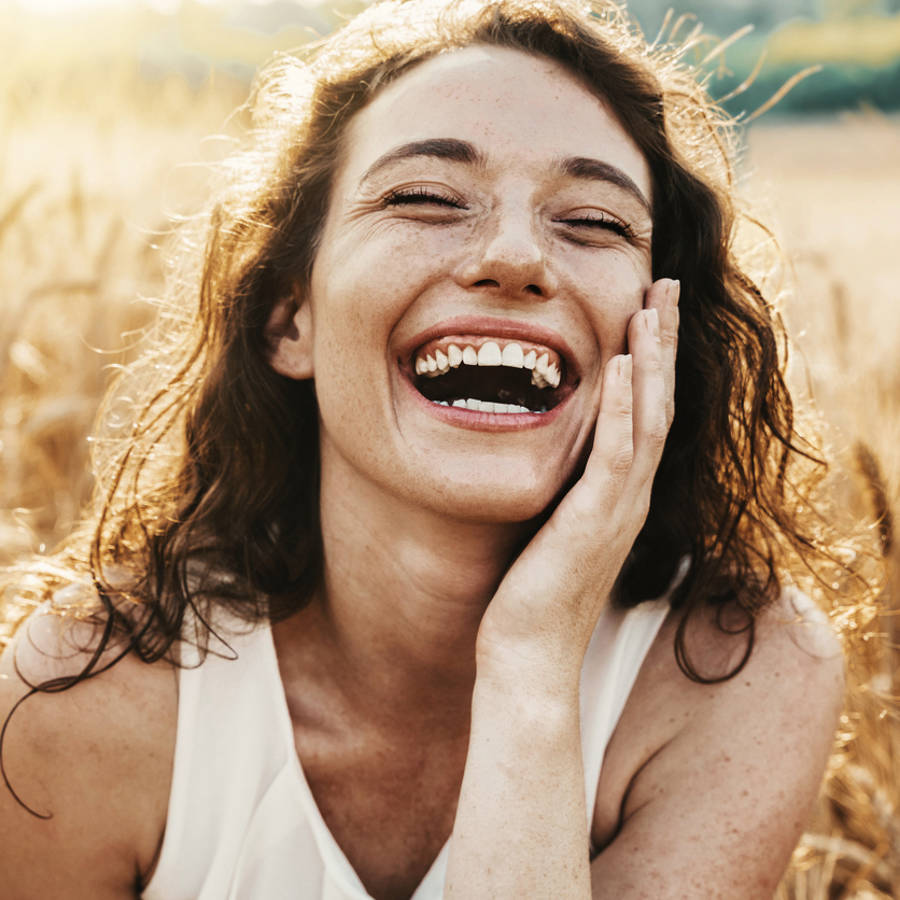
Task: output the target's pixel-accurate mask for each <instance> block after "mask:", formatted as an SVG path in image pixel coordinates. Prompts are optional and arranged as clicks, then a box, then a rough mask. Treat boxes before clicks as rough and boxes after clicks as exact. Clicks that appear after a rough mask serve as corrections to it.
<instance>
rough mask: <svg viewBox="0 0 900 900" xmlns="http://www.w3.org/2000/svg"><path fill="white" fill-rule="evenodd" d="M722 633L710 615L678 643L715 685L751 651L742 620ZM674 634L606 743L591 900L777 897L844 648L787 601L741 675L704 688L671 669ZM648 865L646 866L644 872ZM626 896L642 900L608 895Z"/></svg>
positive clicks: (837, 700)
mask: <svg viewBox="0 0 900 900" xmlns="http://www.w3.org/2000/svg"><path fill="white" fill-rule="evenodd" d="M722 624H724V625H725V626H726V628H729V629H733V630H734V631H735V632H736V633H734V634H731V635H729V634H727V633H725V632H723V630H722V628H720V627H719V624H718V623H717V621H716V616H715V614H714V613H712V612H710V613H709V614H705V615H703V616H699V617H697V619H696V621H694V622H693V624H692V625H691V626H689V628H688V631H687V632H686V649H687V651H688V654H689V657H690V660H691V662H692V664H693V665H694V667H695V669H696V671H697V672H698V673H700V674H701V675H704V676H706V677H709V678H715V677H719V676H723V675H726V674H727V673H728V672H730V671H732V670H733V669H734V667H735V665H736V664H737V663H739V662H740V660H741V659H742V657H743V655H744V653H745V650H746V648H747V639H748V634H749V632H747V631H743V632H739V631H738V628H739V626H740V624H741V623H740V620H739V618H736V619H735V620H733V621H731V622H729V621H727V620H726V621H725V622H723V623H722ZM677 625H678V617H677V614H673V615H672V616H670V618H669V620H668V621H667V622H666V624H665V625H664V626H663V629H662V630H661V632H660V635H659V637H658V638H657V640H656V642H655V644H654V647H653V648H652V650H651V652H650V654H649V655H648V658H647V660H646V663H645V665H644V667H643V668H642V671H641V674H640V676H639V678H638V681H637V683H636V684H635V687H634V690H633V692H632V695H631V696H630V698H629V700H628V703H627V704H626V708H625V711H624V713H623V716H622V719H621V720H620V723H619V726H618V728H617V729H616V733H615V735H614V736H613V739H612V741H611V742H610V747H609V752H608V757H607V761H608V767H607V764H604V773H603V775H602V776H601V786H600V790H599V792H598V799H599V798H601V797H603V796H604V793H603V792H604V789H605V790H607V791H609V792H611V793H613V794H615V793H618V796H619V798H620V803H619V806H618V807H617V808H616V810H615V811H614V812H613V810H612V809H611V808H610V807H609V806H606V807H605V818H604V817H603V816H604V813H603V812H602V811H603V810H604V801H603V800H601V801H600V802H598V813H599V814H600V819H599V821H598V820H597V819H595V823H594V825H595V832H599V833H595V839H596V837H600V838H602V843H603V844H604V845H605V846H606V849H605V850H604V852H603V853H602V854H601V855H600V858H599V859H598V861H597V863H596V864H595V865H596V872H595V875H596V876H598V877H601V878H602V880H604V882H605V883H607V888H605V889H603V890H599V889H598V891H597V892H596V896H607V893H605V891H606V890H608V891H609V893H608V895H609V896H635V897H640V896H648V897H649V896H653V897H658V898H664V897H669V896H672V897H676V896H701V895H702V896H709V897H719V896H721V897H742V898H751V897H771V896H772V893H773V892H774V890H775V887H776V885H777V883H778V880H779V878H780V875H781V872H782V871H783V869H784V867H785V866H786V865H787V862H788V859H789V857H790V854H791V851H792V850H793V847H794V846H795V844H796V842H797V840H798V839H799V837H800V834H801V833H802V830H803V828H804V825H805V824H806V822H807V820H808V818H809V816H810V814H811V811H812V808H813V806H814V803H815V799H816V796H817V793H818V789H819V785H820V781H821V777H822V774H823V771H824V768H825V765H826V762H827V759H828V755H829V753H830V751H831V749H832V746H833V739H834V731H835V727H836V725H837V721H838V717H839V714H840V709H841V703H842V698H843V673H844V662H843V654H842V650H841V645H840V643H839V641H838V640H837V638H836V637H835V635H834V633H833V631H832V629H831V626H830V624H829V622H828V619H827V617H826V616H825V615H824V614H822V613H821V612H820V611H819V610H818V609H817V608H816V607H815V605H814V604H813V603H812V602H811V601H810V600H808V599H807V598H806V597H804V596H803V595H802V594H800V593H798V592H796V591H792V590H785V591H784V592H783V594H782V596H781V598H780V599H779V601H778V602H777V603H775V604H774V605H772V606H771V607H769V608H768V609H766V610H765V611H764V612H763V613H762V614H761V615H760V616H759V617H758V619H757V621H756V623H755V627H754V629H753V633H754V640H753V646H752V652H751V653H750V656H749V658H748V659H747V661H746V664H745V665H744V666H743V668H741V669H740V671H739V672H738V673H737V674H735V675H734V676H733V677H731V678H727V679H725V680H723V681H720V682H717V683H708V684H704V683H699V682H697V681H694V680H691V679H689V678H687V677H686V676H685V675H684V674H683V672H682V671H681V669H680V668H679V666H678V663H677V660H676V658H675V654H674V651H673V646H674V640H675V632H676V629H677ZM613 817H614V818H615V821H613ZM598 826H599V828H598ZM673 835H676V836H677V837H675V838H674V839H673ZM648 856H650V857H652V858H653V859H654V865H653V866H650V867H646V866H644V869H643V870H642V871H640V872H638V871H637V870H636V869H635V865H636V863H639V862H642V863H646V861H647V858H648ZM654 873H655V874H654ZM663 873H664V874H663ZM623 879H624V880H623ZM628 884H634V885H639V889H636V890H635V891H633V892H628V891H625V892H624V893H621V892H620V893H618V894H617V893H616V892H615V889H619V890H620V891H623V890H624V885H628ZM616 886H617V887H616Z"/></svg>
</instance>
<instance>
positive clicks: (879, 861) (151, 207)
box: [0, 71, 900, 900]
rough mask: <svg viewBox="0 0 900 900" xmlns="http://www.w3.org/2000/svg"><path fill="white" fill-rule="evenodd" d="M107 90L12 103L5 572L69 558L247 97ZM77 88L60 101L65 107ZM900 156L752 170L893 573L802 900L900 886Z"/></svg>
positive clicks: (851, 136) (5, 169) (801, 340)
mask: <svg viewBox="0 0 900 900" xmlns="http://www.w3.org/2000/svg"><path fill="white" fill-rule="evenodd" d="M95 87H96V91H95V93H94V94H93V95H92V103H91V112H90V114H88V115H81V116H79V117H77V118H76V117H73V116H71V115H67V114H65V113H59V112H57V113H53V114H51V113H49V112H47V111H46V108H44V109H43V110H39V109H35V108H34V107H32V106H30V105H28V104H27V103H24V102H23V101H22V99H21V97H17V96H16V95H14V93H13V94H11V95H10V96H9V97H7V98H6V99H5V100H0V103H5V106H0V122H4V123H6V125H7V127H6V128H4V129H2V130H0V134H2V135H3V137H2V138H0V283H2V286H3V292H2V300H0V564H3V563H5V562H10V561H12V560H14V559H16V558H17V557H19V556H20V555H21V554H23V553H26V552H29V551H32V550H39V549H42V548H47V549H50V548H52V547H53V546H55V545H56V544H57V542H58V541H60V540H61V539H62V538H63V537H64V536H65V535H66V534H67V533H68V532H69V531H70V529H71V527H72V525H73V523H74V522H75V521H76V518H77V515H78V510H79V507H80V505H81V504H82V503H83V501H84V500H85V498H86V496H87V494H88V491H89V489H90V477H89V475H88V474H87V472H88V450H89V445H88V442H87V435H88V433H89V431H90V428H91V424H92V419H93V416H94V413H95V409H96V405H97V402H98V399H99V397H100V394H101V393H102V391H103V388H104V385H105V384H106V383H107V382H108V379H109V377H110V374H111V368H112V367H113V366H114V365H115V364H116V363H118V362H121V361H122V360H124V359H126V358H127V357H128V356H129V354H130V352H131V350H130V349H129V348H130V345H131V344H133V343H134V341H135V338H136V335H137V333H138V332H139V330H140V329H141V328H142V327H143V326H144V325H145V324H146V323H147V322H148V321H149V320H150V316H151V314H152V309H151V305H150V304H148V303H147V302H145V301H142V300H141V299H140V298H152V297H153V296H156V295H158V294H159V292H160V291H161V290H162V281H163V276H164V271H163V260H162V258H161V255H160V253H159V251H158V250H157V249H156V244H157V243H159V240H160V235H161V234H162V233H163V232H164V231H165V230H166V228H167V224H166V216H165V214H166V213H169V212H172V211H175V212H184V211H186V210H188V209H190V206H191V204H192V203H193V202H195V201H196V199H197V198H198V197H199V196H201V195H202V193H203V188H204V177H203V173H202V169H199V170H198V169H192V168H189V169H181V168H177V167H176V163H178V162H181V161H184V160H197V159H204V158H205V159H209V158H210V157H211V156H216V155H217V154H218V150H217V149H216V145H215V144H213V145H209V144H203V143H201V137H202V135H204V134H207V133H210V132H216V131H220V130H221V129H222V128H223V125H224V123H225V122H226V117H227V111H228V110H229V109H230V108H231V107H232V106H234V105H235V103H236V102H237V100H238V96H237V94H236V93H235V91H234V89H233V86H232V85H224V86H223V85H218V86H217V89H216V90H209V89H200V90H199V91H195V92H191V91H190V90H189V89H188V88H186V87H185V86H184V85H183V84H181V83H177V82H172V81H164V82H160V83H158V84H157V85H155V86H153V87H152V88H148V87H147V86H146V85H141V84H139V83H138V81H137V79H136V77H135V76H134V73H133V72H130V73H129V72H128V71H125V72H124V73H123V79H121V80H120V81H118V82H116V83H115V84H110V85H107V86H105V87H102V86H100V85H96V86H95ZM72 90H75V88H73V87H72V86H68V87H67V86H64V85H61V84H60V85H57V86H56V87H55V88H54V91H55V92H56V94H58V95H59V96H60V97H63V98H66V97H68V94H69V92H70V91H72ZM104 91H105V93H104ZM125 95H128V96H130V98H131V99H130V101H129V102H128V103H123V97H124V96H125ZM151 103H152V104H153V105H151ZM69 106H70V105H69V104H65V105H64V106H61V107H57V109H64V108H69ZM898 151H900V127H898V124H897V123H896V122H893V121H889V120H885V119H881V118H878V117H865V116H857V117H850V118H847V119H845V120H843V121H833V122H828V123H814V124H808V125H803V126H797V125H792V126H784V125H780V126H778V127H760V126H757V127H756V129H755V130H754V132H753V134H752V140H751V144H750V153H749V157H748V164H747V171H748V173H750V175H749V177H750V180H749V181H748V187H749V190H750V193H751V194H752V195H753V196H754V197H755V198H756V201H757V204H756V205H757V206H765V205H766V204H765V200H764V198H767V197H769V198H773V204H774V209H773V210H771V211H772V212H773V213H774V214H775V216H776V218H778V219H780V224H781V229H780V230H781V232H782V233H783V234H785V235H787V240H786V245H787V249H788V250H789V253H790V259H791V263H792V267H793V273H792V276H793V278H794V280H795V282H796V284H797V289H796V291H795V292H794V293H793V294H792V295H791V296H790V297H789V300H788V302H787V308H786V316H787V318H788V321H789V324H790V325H792V327H793V330H794V332H795V333H796V335H797V340H798V348H799V350H800V353H801V356H802V358H803V360H804V362H805V366H806V371H807V372H808V380H809V382H810V384H811V387H812V390H813V392H814V393H815V395H816V397H817V398H818V402H819V405H820V408H821V409H822V411H823V413H824V415H825V417H826V418H827V419H828V421H829V422H831V423H832V426H833V429H834V431H833V442H834V443H835V444H836V446H837V449H838V451H839V453H840V454H841V455H842V456H843V458H844V459H845V461H846V462H847V469H848V473H854V472H855V473H856V474H848V476H847V478H846V479H845V481H844V484H843V490H844V491H845V493H846V499H847V501H848V502H849V503H850V504H853V505H855V506H856V508H858V509H859V510H860V512H862V513H867V514H870V515H871V514H874V515H876V516H877V517H878V519H879V523H880V524H879V527H880V534H881V536H882V544H883V547H884V551H885V556H886V559H887V561H888V563H889V570H890V577H889V580H888V582H887V586H886V589H885V594H884V598H883V600H884V604H883V605H884V611H883V613H882V614H881V615H880V616H879V617H878V618H877V619H876V621H874V622H873V623H872V625H871V626H870V640H869V642H868V649H869V652H868V653H867V654H865V658H859V659H857V660H855V665H854V667H853V671H852V672H851V686H852V690H851V691H850V692H849V694H848V700H847V708H846V713H845V717H844V720H843V723H842V737H841V742H840V745H839V748H838V750H837V752H836V754H835V757H834V761H833V766H832V771H831V774H830V776H829V778H828V780H827V781H826V785H825V787H824V789H823V793H822V798H821V803H820V807H819V810H818V812H817V816H816V820H815V822H814V823H812V826H811V828H810V831H809V832H808V834H807V835H806V836H805V837H804V840H803V842H802V844H801V847H800V848H799V849H798V851H797V854H796V856H795V864H794V866H793V867H792V869H791V871H790V872H789V873H788V876H787V877H786V878H785V880H784V882H783V884H782V886H781V889H780V893H779V896H780V897H781V898H783V900H788V898H803V900H824V898H840V897H856V898H863V897H867V898H882V897H892V896H898V892H900V817H898V805H900V722H898V716H900V712H898V705H897V703H896V701H895V697H896V696H897V694H898V692H900V685H898V683H897V680H898V676H897V675H896V672H897V662H898V660H897V653H896V650H895V649H894V648H895V647H896V646H897V641H898V639H900V614H898V611H897V609H896V607H897V606H898V605H900V585H898V583H897V582H898V579H900V566H898V564H900V558H898V554H900V546H898V544H900V541H897V540H896V539H895V528H896V527H897V526H896V522H897V519H896V512H897V510H898V508H900V507H898V505H897V495H898V475H900V456H898V454H900V451H898V447H900V441H898V437H900V303H898V302H897V300H898V299H900V298H898V296H897V294H898V291H897V287H896V282H895V280H894V276H893V273H892V269H893V266H892V263H894V261H895V257H896V253H897V250H896V247H895V243H896V238H895V236H894V235H893V234H892V233H891V223H892V221H893V220H894V218H895V216H896V210H897V209H898V208H900V152H898Z"/></svg>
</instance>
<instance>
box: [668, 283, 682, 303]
mask: <svg viewBox="0 0 900 900" xmlns="http://www.w3.org/2000/svg"><path fill="white" fill-rule="evenodd" d="M680 298H681V282H680V281H679V280H678V279H677V278H672V279H670V280H669V303H671V304H672V306H678V301H679V299H680Z"/></svg>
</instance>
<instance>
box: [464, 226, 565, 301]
mask: <svg viewBox="0 0 900 900" xmlns="http://www.w3.org/2000/svg"><path fill="white" fill-rule="evenodd" d="M458 280H459V281H460V283H461V284H463V286H464V287H477V288H492V289H494V290H496V291H498V292H499V293H502V294H504V295H507V296H509V297H516V298H519V297H538V298H541V299H549V298H550V297H552V296H553V295H554V294H555V293H556V289H557V279H556V277H555V275H554V274H553V271H552V270H551V268H550V266H549V265H548V261H547V257H546V253H545V250H544V247H543V246H542V244H541V240H540V236H539V235H538V234H536V232H535V223H534V221H533V217H532V215H531V213H530V210H529V211H526V210H522V211H521V212H515V213H514V212H511V211H507V212H501V211H497V212H496V213H495V214H494V215H493V216H492V217H491V219H490V220H489V221H487V222H485V223H484V225H483V226H482V227H481V228H480V229H479V230H478V231H477V232H476V233H475V234H474V236H473V240H472V244H471V247H470V248H469V252H468V255H467V258H466V260H465V261H464V263H463V264H462V265H461V267H460V269H459V272H458Z"/></svg>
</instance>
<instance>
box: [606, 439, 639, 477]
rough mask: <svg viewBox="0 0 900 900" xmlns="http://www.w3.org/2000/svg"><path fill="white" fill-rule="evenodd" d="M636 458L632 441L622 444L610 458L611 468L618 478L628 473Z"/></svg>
mask: <svg viewBox="0 0 900 900" xmlns="http://www.w3.org/2000/svg"><path fill="white" fill-rule="evenodd" d="M633 460H634V450H633V448H632V446H631V442H630V441H629V442H628V443H624V442H623V443H622V444H620V445H619V446H618V447H617V448H616V450H615V452H614V453H613V455H612V457H611V458H610V460H609V470H610V472H611V473H612V474H613V475H614V476H616V477H617V478H621V477H623V476H625V475H627V474H628V472H629V471H630V470H631V464H632V462H633Z"/></svg>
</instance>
